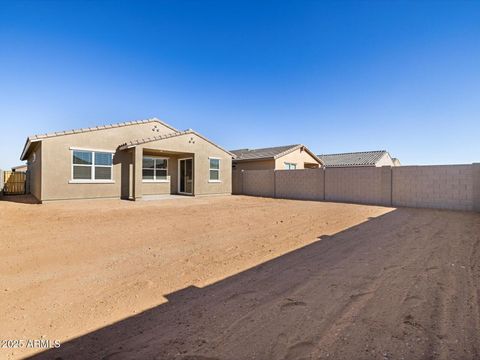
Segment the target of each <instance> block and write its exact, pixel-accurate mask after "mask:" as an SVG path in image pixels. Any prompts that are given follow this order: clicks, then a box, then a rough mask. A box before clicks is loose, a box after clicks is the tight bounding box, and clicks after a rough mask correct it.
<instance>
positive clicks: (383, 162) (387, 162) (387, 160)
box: [375, 153, 395, 167]
mask: <svg viewBox="0 0 480 360" xmlns="http://www.w3.org/2000/svg"><path fill="white" fill-rule="evenodd" d="M375 166H376V167H382V166H395V163H394V162H393V160H392V158H391V157H390V155H389V154H388V153H386V154H384V155H383V156H382V157H381V158H380V159H379V160H378V161H377V163H376V164H375Z"/></svg>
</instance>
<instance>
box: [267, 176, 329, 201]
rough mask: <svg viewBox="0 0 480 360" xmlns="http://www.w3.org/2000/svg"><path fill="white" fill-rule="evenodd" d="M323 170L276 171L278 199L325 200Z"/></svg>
mask: <svg viewBox="0 0 480 360" xmlns="http://www.w3.org/2000/svg"><path fill="white" fill-rule="evenodd" d="M324 176H325V171H324V170H323V169H305V170H278V171H275V194H276V197H277V198H283V199H299V200H324V199H325V194H324Z"/></svg>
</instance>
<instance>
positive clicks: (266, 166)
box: [233, 149, 320, 170]
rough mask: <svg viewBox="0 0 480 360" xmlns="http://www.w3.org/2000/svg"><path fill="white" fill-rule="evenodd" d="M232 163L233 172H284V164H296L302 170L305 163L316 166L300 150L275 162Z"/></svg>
mask: <svg viewBox="0 0 480 360" xmlns="http://www.w3.org/2000/svg"><path fill="white" fill-rule="evenodd" d="M233 162H234V164H235V170H284V169H285V163H286V162H287V163H294V164H297V169H304V168H305V166H304V165H305V163H310V164H318V161H317V160H316V159H315V158H313V157H312V156H311V155H310V154H309V153H308V152H306V151H305V150H303V151H302V150H301V149H297V150H295V151H292V152H291V153H289V154H286V155H284V156H282V157H280V158H278V159H276V160H274V159H271V160H252V161H245V160H242V161H235V160H233ZM319 167H320V164H319Z"/></svg>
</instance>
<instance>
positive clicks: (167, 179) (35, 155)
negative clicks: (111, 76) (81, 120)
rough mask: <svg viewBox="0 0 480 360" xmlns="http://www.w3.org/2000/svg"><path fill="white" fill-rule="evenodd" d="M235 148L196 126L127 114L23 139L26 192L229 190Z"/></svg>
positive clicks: (93, 194)
mask: <svg viewBox="0 0 480 360" xmlns="http://www.w3.org/2000/svg"><path fill="white" fill-rule="evenodd" d="M233 156H234V155H233V154H231V153H230V152H228V151H226V150H224V149H222V148H221V147H219V146H218V145H216V144H215V143H213V142H211V141H210V140H208V139H206V138H205V137H203V136H202V135H200V134H198V133H197V132H195V131H193V130H186V131H178V130H177V129H175V128H173V127H172V126H170V125H168V124H166V123H164V122H162V121H160V120H158V119H155V118H154V119H149V120H141V121H131V122H125V123H119V124H113V125H105V126H97V127H93V128H86V129H80V130H70V131H62V132H55V133H51V134H45V135H35V136H31V137H29V138H28V139H27V141H26V143H25V147H24V149H23V152H22V155H21V160H28V170H29V174H30V192H31V193H32V194H33V195H34V196H35V197H36V198H37V199H38V200H40V201H49V200H60V199H87V198H125V199H134V200H136V199H139V198H141V197H142V196H143V195H159V194H186V195H207V194H230V193H231V186H232V180H231V167H232V157H233Z"/></svg>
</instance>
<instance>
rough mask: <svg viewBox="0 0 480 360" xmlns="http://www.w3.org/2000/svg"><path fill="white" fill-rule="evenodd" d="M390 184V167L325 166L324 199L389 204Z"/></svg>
mask: <svg viewBox="0 0 480 360" xmlns="http://www.w3.org/2000/svg"><path fill="white" fill-rule="evenodd" d="M385 169H386V170H385ZM390 186H391V177H390V167H387V168H372V167H368V168H367V167H357V168H353V167H352V168H327V169H326V170H325V200H327V201H340V202H354V203H361V204H378V205H390V202H391V198H390V193H391V191H390Z"/></svg>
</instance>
